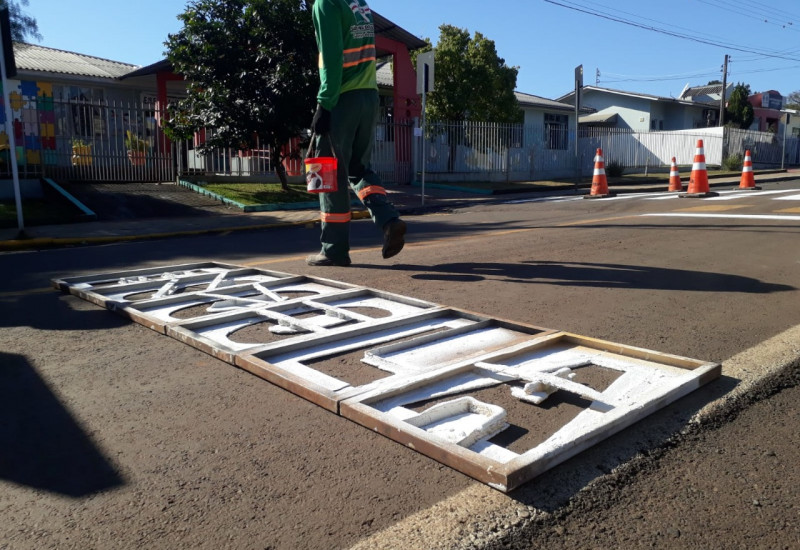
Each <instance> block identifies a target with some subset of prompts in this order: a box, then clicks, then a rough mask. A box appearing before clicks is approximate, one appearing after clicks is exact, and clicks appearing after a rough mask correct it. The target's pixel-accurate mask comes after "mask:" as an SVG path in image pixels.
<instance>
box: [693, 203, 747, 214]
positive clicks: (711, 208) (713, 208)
mask: <svg viewBox="0 0 800 550" xmlns="http://www.w3.org/2000/svg"><path fill="white" fill-rule="evenodd" d="M748 206H750V205H748V204H737V205H733V206H731V205H729V204H707V205H705V206H693V207H691V208H681V209H680V210H678V212H724V211H726V210H735V209H737V208H747V207H748Z"/></svg>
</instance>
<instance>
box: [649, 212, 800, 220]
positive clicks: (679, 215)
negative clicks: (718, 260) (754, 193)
mask: <svg viewBox="0 0 800 550" xmlns="http://www.w3.org/2000/svg"><path fill="white" fill-rule="evenodd" d="M642 216H661V217H667V218H718V219H729V220H776V221H792V222H793V221H800V216H791V215H788V216H778V215H774V214H704V213H698V212H667V213H663V214H642Z"/></svg>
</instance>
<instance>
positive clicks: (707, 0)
mask: <svg viewBox="0 0 800 550" xmlns="http://www.w3.org/2000/svg"><path fill="white" fill-rule="evenodd" d="M697 1H698V2H700V3H703V4H706V5H708V6H712V7H714V8H719V9H722V10H724V11H727V12H728V13H732V14H734V15H740V16H742V17H745V18H747V19H756V18H757V20H758V21H759V22H763V23H766V24H768V25H775V26H777V27H781V28H783V29H786V30H789V31H794V32H800V29H796V28H794V22H793V21H792V20H791V19H789V20H788V21H786V22H785V23H776V22H775V21H770V19H771V18H773V17H777V18H779V19H780V18H782V17H785V16H784V15H780V14H777V13H776V12H773V13H774V15H768V14H767V15H758V14H756V13H754V12H753V8H752V7H751V6H745V7H744V8H743V9H745V10H746V12H745V11H742V10H735V9H731V6H730V4H732V3H736V2H735V1H734V0H727V1H726V2H725V3H722V2H718V1H717V0H697ZM761 9H770V8H768V7H767V6H761Z"/></svg>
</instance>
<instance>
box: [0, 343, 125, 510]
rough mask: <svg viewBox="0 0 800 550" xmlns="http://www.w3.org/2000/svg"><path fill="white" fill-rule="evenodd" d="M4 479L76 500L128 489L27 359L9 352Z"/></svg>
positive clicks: (1, 440) (3, 399)
mask: <svg viewBox="0 0 800 550" xmlns="http://www.w3.org/2000/svg"><path fill="white" fill-rule="evenodd" d="M0 479H4V480H6V481H10V482H12V483H16V484H19V485H25V486H28V487H33V488H35V489H41V490H45V491H50V492H53V493H60V494H62V495H67V496H70V497H81V496H85V495H88V494H92V493H96V492H98V491H103V490H106V489H110V488H112V487H117V486H119V485H122V484H123V483H124V480H123V479H122V477H121V476H120V475H119V474H118V473H117V472H116V470H115V469H114V466H113V465H112V464H111V463H110V462H109V461H108V460H107V459H106V458H105V457H103V455H102V454H101V453H100V451H99V450H98V449H97V447H96V446H95V444H94V443H93V442H92V441H91V439H90V438H89V437H88V436H87V435H86V433H85V432H84V431H83V429H82V428H81V426H80V425H79V424H78V422H77V421H76V420H75V419H74V418H73V417H72V415H71V414H70V413H69V411H68V410H67V409H66V408H65V407H64V405H62V404H61V402H60V401H59V400H58V398H57V397H56V396H55V395H54V394H53V392H52V391H50V388H48V387H47V384H46V383H45V382H44V380H42V378H41V377H40V376H39V374H38V373H37V372H36V370H35V369H34V367H33V366H32V365H31V364H30V363H28V361H27V360H26V359H25V357H23V356H21V355H17V354H10V353H3V352H0Z"/></svg>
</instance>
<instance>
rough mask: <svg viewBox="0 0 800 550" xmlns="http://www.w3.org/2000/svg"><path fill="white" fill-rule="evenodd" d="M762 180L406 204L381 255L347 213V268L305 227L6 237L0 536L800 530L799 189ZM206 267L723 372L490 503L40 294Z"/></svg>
mask: <svg viewBox="0 0 800 550" xmlns="http://www.w3.org/2000/svg"><path fill="white" fill-rule="evenodd" d="M764 191H765V192H766V193H755V192H748V194H744V195H742V194H738V193H731V194H729V193H723V195H721V197H719V199H714V200H710V199H702V200H700V199H678V198H674V197H666V196H665V195H664V194H661V195H658V196H651V195H643V194H639V195H636V196H631V197H628V196H623V197H619V198H618V199H615V200H609V199H604V200H581V199H579V198H572V197H567V198H565V200H546V201H530V202H520V201H514V200H511V201H509V202H506V203H495V204H491V205H481V206H473V207H471V208H469V209H462V210H457V211H454V212H448V213H441V214H428V215H425V216H418V217H409V218H408V219H407V221H408V222H409V234H408V245H407V247H406V249H405V250H404V251H403V252H402V253H401V254H400V255H399V256H398V257H396V258H393V259H391V260H389V261H385V260H382V259H381V258H380V236H379V234H378V232H377V231H376V230H375V229H374V227H372V226H371V224H370V223H369V222H368V221H360V222H356V223H354V224H353V228H352V229H353V235H352V244H353V250H352V252H351V257H352V259H353V263H354V265H353V266H352V267H350V268H309V267H307V266H305V264H304V263H303V258H304V257H305V255H306V254H307V253H310V252H315V251H316V249H317V244H316V243H317V239H318V233H317V230H316V229H313V230H312V229H304V228H286V229H273V230H269V231H258V232H256V231H254V232H236V233H230V234H227V235H216V236H205V237H193V238H181V239H165V240H159V241H148V242H138V243H137V242H132V243H126V244H119V245H106V246H93V247H77V248H69V249H59V250H48V251H41V252H19V253H6V254H2V255H0V270H2V273H4V277H3V280H4V286H3V288H2V289H0V309H1V310H2V315H1V316H0V350H2V351H0V356H2V359H3V361H2V364H3V369H2V370H0V419H2V420H0V487H2V491H0V548H3V549H5V548H9V549H17V548H130V547H142V546H146V547H150V548H345V547H349V546H351V545H360V546H361V547H364V548H478V547H486V546H493V547H520V548H524V547H530V546H538V545H539V544H547V546H548V547H553V548H574V547H576V546H582V547H597V548H604V547H623V546H624V547H628V548H639V547H642V548H643V547H654V546H655V547H662V548H663V547H676V548H677V547H682V548H685V547H724V548H739V547H743V548H744V547H747V548H753V547H761V546H760V545H759V543H758V541H759V540H761V541H764V540H769V541H770V545H769V546H770V547H786V548H791V547H796V546H797V544H798V542H800V538H799V535H798V533H799V532H800V531H798V508H797V505H796V504H795V500H796V494H795V493H796V487H797V480H798V477H797V472H796V469H797V464H800V461H798V460H797V458H800V457H798V451H797V449H798V448H800V445H798V441H797V434H796V430H794V429H793V426H795V425H796V424H795V423H793V422H791V420H792V419H796V418H797V414H798V412H797V411H798V408H797V405H796V403H797V401H796V400H795V399H791V398H788V399H787V398H786V396H791V395H796V389H794V385H795V384H796V381H797V380H796V377H793V376H794V375H793V373H795V372H796V368H797V364H796V361H797V358H798V356H800V345H799V344H798V343H797V342H798V341H800V340H798V328H797V327H798V326H800V310H799V309H798V308H797V304H798V299H799V298H800V296H799V294H800V292H799V291H798V288H800V277H798V267H800V252H798V247H797V239H798V235H799V234H800V220H799V219H798V216H800V182H789V183H780V184H767V185H764ZM731 216H733V217H731ZM754 216H757V217H754ZM200 260H216V261H222V262H230V263H236V264H241V265H247V266H255V267H264V268H268V269H275V270H279V271H285V272H290V273H298V274H315V275H320V276H324V277H328V278H332V279H336V280H341V281H346V282H349V283H355V284H360V285H365V286H369V287H373V288H377V289H381V290H386V291H390V292H395V293H399V294H403V295H406V296H412V297H415V298H420V299H424V300H430V301H434V302H438V303H441V304H446V305H450V306H455V307H459V308H463V309H467V310H471V311H475V312H478V313H482V314H486V315H490V316H497V317H502V318H506V319H511V320H514V321H518V322H523V323H529V324H534V325H538V326H544V327H551V328H556V329H561V330H567V331H570V332H574V333H577V334H581V335H585V336H591V337H596V338H601V339H606V340H611V341H615V342H620V343H624V344H629V345H633V346H638V347H642V348H647V349H652V350H655V351H659V352H664V353H671V354H676V355H681V356H687V357H692V358H697V359H702V360H709V361H716V362H720V363H722V364H723V376H722V378H720V379H719V380H717V381H715V382H713V383H712V384H709V385H707V386H705V387H703V388H701V389H700V390H698V391H696V392H694V393H693V394H692V395H690V396H688V397H686V398H684V399H682V400H680V401H678V402H676V403H674V404H673V405H671V406H669V407H667V408H666V409H664V410H662V411H660V412H658V413H656V414H654V415H653V416H651V417H648V418H647V419H646V420H644V421H642V422H640V423H638V424H636V425H635V426H633V427H631V428H629V429H627V430H625V431H624V432H622V433H620V434H618V435H616V436H614V437H612V438H610V439H609V440H607V441H605V442H603V443H601V444H600V445H598V446H596V447H594V448H592V449H591V450H589V451H587V452H585V453H582V454H581V455H579V456H577V457H575V458H574V459H571V460H569V461H567V462H566V463H564V464H562V465H560V466H558V467H556V468H554V469H553V470H550V471H548V472H546V473H545V474H543V475H542V476H540V477H539V478H537V479H535V480H533V481H532V482H529V483H528V484H526V485H524V486H523V487H521V488H520V489H518V490H516V491H514V492H512V493H511V494H509V495H504V494H502V493H499V492H497V491H495V490H493V489H490V488H488V487H486V486H483V485H481V484H478V483H476V482H474V481H472V480H471V479H470V478H467V477H465V476H463V475H462V474H460V473H458V472H455V471H454V470H452V469H450V468H447V467H445V466H442V465H440V464H439V463H437V462H435V461H433V460H430V459H428V458H426V457H424V456H422V455H420V454H418V453H415V452H414V451H412V450H410V449H407V448H404V447H402V446H401V445H398V444H396V443H394V442H392V441H389V440H388V439H385V438H383V437H381V436H378V435H376V434H373V433H371V432H369V431H368V430H365V429H364V428H361V427H359V426H356V425H355V424H353V423H351V422H349V421H347V420H344V419H342V418H339V417H336V416H334V415H332V414H331V413H329V412H326V411H324V410H322V409H321V408H319V407H316V406H314V405H311V404H310V403H308V402H306V401H303V400H302V399H299V398H297V397H296V396H294V395H291V394H289V393H287V392H285V391H283V390H280V389H278V388H275V387H273V386H271V385H270V384H268V383H267V382H264V381H263V380H261V379H258V378H256V377H254V376H251V375H249V374H248V373H246V372H244V371H240V370H237V369H235V368H233V367H230V366H228V365H227V364H225V363H222V362H220V361H218V360H216V359H214V358H212V357H210V356H207V355H205V354H203V353H201V352H199V351H197V350H194V349H192V348H190V347H189V346H186V345H184V344H181V343H179V342H177V341H175V340H172V339H170V338H167V337H165V336H161V335H159V334H157V333H155V332H152V331H149V330H147V329H145V328H143V327H141V326H139V325H135V324H132V323H130V322H129V321H127V320H125V319H122V318H120V317H117V316H115V315H114V314H112V313H110V312H108V311H105V310H102V309H100V308H98V307H96V306H93V305H91V304H88V303H86V302H83V301H81V300H79V299H77V298H74V297H72V296H68V295H62V294H60V293H58V292H56V291H54V290H52V289H51V288H49V281H50V279H52V278H59V277H65V276H72V275H78V274H83V273H96V272H100V271H111V270H119V269H135V268H141V267H147V266H154V265H165V264H178V263H186V262H193V261H200ZM793 362H794V365H793ZM765 380H766V381H765ZM782 388H786V389H784V390H783V391H780V392H779V391H778V390H781V389H782ZM776 392H777V393H776ZM787 392H793V393H787ZM750 415H754V416H753V417H751V416H750ZM705 418H707V419H708V420H703V419H705ZM721 430H732V431H733V432H732V433H734V434H735V435H731V436H729V437H727V438H726V437H717V438H716V439H714V438H715V437H716V436H717V435H719V434H724V433H725V432H723V431H721ZM712 439H713V443H712V442H711V440H712ZM765 441H769V442H770V443H768V444H766V443H764V442H765ZM764 445H767V446H768V447H769V448H764V449H762V447H764ZM711 449H713V450H714V455H715V456H712V457H710V458H712V459H719V460H718V461H717V462H716V463H715V462H713V461H709V462H707V463H703V465H702V467H700V459H699V458H698V456H699V455H703V457H704V458H708V456H706V455H708V454H710V453H709V452H705V451H709V450H711ZM717 450H719V451H721V452H716V451H717ZM757 450H759V452H757ZM769 453H772V454H769ZM733 456H735V457H736V459H735V460H734V459H733ZM765 464H766V465H765ZM756 473H758V476H760V477H759V478H758V479H755V477H757V476H756ZM714 476H717V479H718V482H717V483H708V480H709V479H712V478H714ZM742 480H744V481H742ZM740 483H741V484H742V485H741V486H740V485H738V484H740ZM744 488H746V490H744ZM754 502H757V503H758V504H757V505H756V504H754ZM678 503H680V506H678V505H677V504H678ZM606 509H608V510H610V512H608V513H606V512H605V511H604V510H606ZM665 510H666V512H664V511H665ZM698 510H702V511H703V513H702V514H701V513H699V512H698ZM655 511H659V513H656V512H655ZM604 514H605V515H604ZM643 518H644V519H643ZM734 524H736V525H746V526H747V529H745V530H743V531H741V532H736V531H733V530H732V529H731V525H734ZM601 527H605V528H604V529H601ZM709 533H711V535H709ZM742 533H745V534H744V535H743V534H742ZM712 535H713V538H712V539H709V537H710V536H712ZM537 537H539V538H537ZM759 537H760V538H759ZM765 537H770V538H765Z"/></svg>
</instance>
